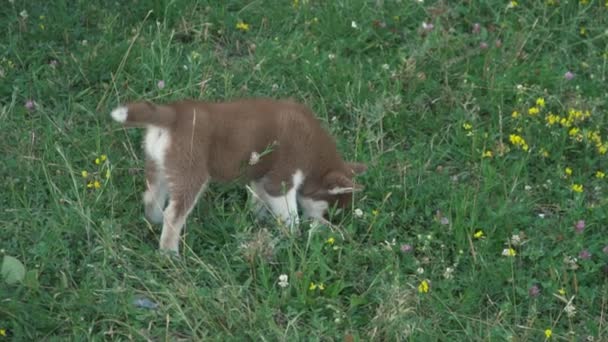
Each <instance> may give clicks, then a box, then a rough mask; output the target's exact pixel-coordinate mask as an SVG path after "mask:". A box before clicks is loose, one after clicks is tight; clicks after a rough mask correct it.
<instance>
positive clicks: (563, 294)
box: [557, 287, 566, 296]
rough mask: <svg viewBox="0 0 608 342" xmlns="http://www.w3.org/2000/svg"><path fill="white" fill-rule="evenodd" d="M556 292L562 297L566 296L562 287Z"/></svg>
mask: <svg viewBox="0 0 608 342" xmlns="http://www.w3.org/2000/svg"><path fill="white" fill-rule="evenodd" d="M557 292H558V293H559V294H560V295H562V296H565V295H566V290H564V288H563V287H562V288H561V289H559V290H557Z"/></svg>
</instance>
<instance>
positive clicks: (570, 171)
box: [564, 167, 572, 176]
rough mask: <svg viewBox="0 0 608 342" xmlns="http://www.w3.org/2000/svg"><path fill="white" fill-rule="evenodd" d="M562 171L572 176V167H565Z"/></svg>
mask: <svg viewBox="0 0 608 342" xmlns="http://www.w3.org/2000/svg"><path fill="white" fill-rule="evenodd" d="M564 173H565V174H566V175H568V176H572V169H571V168H569V167H567V168H566V169H565V170H564Z"/></svg>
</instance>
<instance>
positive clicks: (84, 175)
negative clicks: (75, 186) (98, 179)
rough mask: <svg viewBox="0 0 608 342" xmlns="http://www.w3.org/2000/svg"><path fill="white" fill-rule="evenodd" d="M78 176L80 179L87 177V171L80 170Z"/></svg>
mask: <svg viewBox="0 0 608 342" xmlns="http://www.w3.org/2000/svg"><path fill="white" fill-rule="evenodd" d="M80 174H81V175H82V178H87V177H89V173H88V172H87V170H82V172H80Z"/></svg>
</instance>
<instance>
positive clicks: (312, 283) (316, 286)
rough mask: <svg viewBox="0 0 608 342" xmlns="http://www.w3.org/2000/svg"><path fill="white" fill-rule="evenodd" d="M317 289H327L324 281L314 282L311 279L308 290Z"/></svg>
mask: <svg viewBox="0 0 608 342" xmlns="http://www.w3.org/2000/svg"><path fill="white" fill-rule="evenodd" d="M316 289H319V291H323V290H325V285H323V283H319V284H315V283H314V282H312V281H311V282H310V285H309V286H308V290H309V291H314V290H316Z"/></svg>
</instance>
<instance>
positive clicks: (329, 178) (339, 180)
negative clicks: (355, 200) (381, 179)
mask: <svg viewBox="0 0 608 342" xmlns="http://www.w3.org/2000/svg"><path fill="white" fill-rule="evenodd" d="M324 184H325V187H326V188H325V189H326V190H327V193H328V194H330V195H340V194H350V193H353V192H355V191H360V190H363V187H362V186H361V185H359V184H355V183H353V181H352V180H351V179H350V178H349V177H348V176H346V175H344V174H342V173H339V172H335V171H334V172H330V173H328V174H327V175H326V176H325V179H324Z"/></svg>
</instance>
